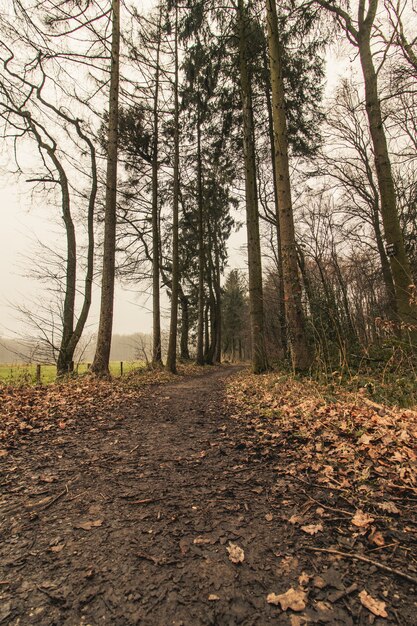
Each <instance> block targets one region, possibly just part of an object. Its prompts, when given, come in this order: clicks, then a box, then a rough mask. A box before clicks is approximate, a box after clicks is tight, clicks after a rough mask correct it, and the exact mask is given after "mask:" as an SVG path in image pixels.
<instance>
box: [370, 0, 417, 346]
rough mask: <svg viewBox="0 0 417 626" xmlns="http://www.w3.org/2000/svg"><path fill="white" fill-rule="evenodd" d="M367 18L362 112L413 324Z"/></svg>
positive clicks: (400, 294) (404, 318)
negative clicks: (364, 107)
mask: <svg viewBox="0 0 417 626" xmlns="http://www.w3.org/2000/svg"><path fill="white" fill-rule="evenodd" d="M375 4H378V3H377V2H376V3H375ZM359 11H361V9H359ZM370 17H371V16H370V15H368V17H367V18H366V19H362V18H361V15H360V16H359V33H358V46H359V56H360V61H361V66H362V72H363V77H364V82H365V100H366V114H367V116H368V121H369V129H370V133H371V138H372V146H373V152H374V159H375V170H376V175H377V179H378V187H379V194H380V199H381V215H382V223H383V226H384V234H385V240H386V242H387V244H388V246H390V248H391V252H390V255H389V258H390V265H391V272H392V277H393V280H394V285H395V293H396V308H397V311H398V316H399V319H400V321H401V322H403V323H405V324H406V325H408V324H413V325H415V324H416V323H417V311H416V309H415V307H414V306H413V305H412V304H411V290H410V285H412V283H413V278H412V275H411V270H410V264H409V262H408V258H407V255H406V252H405V247H404V239H403V235H402V232H401V226H400V220H399V216H398V210H397V203H396V193H395V186H394V180H393V176H392V169H391V162H390V158H389V153H388V145H387V139H386V135H385V130H384V126H383V121H382V112H381V103H380V100H379V96H378V76H377V73H376V71H375V66H374V62H373V58H372V51H371V44H370V38H371V28H372V24H373V19H369V18H370ZM413 335H414V336H415V337H417V330H415V331H414V333H413Z"/></svg>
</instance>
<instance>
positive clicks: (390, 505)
mask: <svg viewBox="0 0 417 626" xmlns="http://www.w3.org/2000/svg"><path fill="white" fill-rule="evenodd" d="M377 507H378V509H380V510H381V511H385V512H386V513H394V515H399V514H400V510H399V509H398V507H397V506H396V505H395V504H394V502H377Z"/></svg>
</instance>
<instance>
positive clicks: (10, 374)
mask: <svg viewBox="0 0 417 626" xmlns="http://www.w3.org/2000/svg"><path fill="white" fill-rule="evenodd" d="M143 367H145V362H144V361H123V374H128V373H129V372H131V371H132V370H134V369H139V368H143ZM87 371H88V368H87V363H80V364H79V365H78V368H77V372H78V374H85V373H86V372H87ZM110 372H111V374H112V376H120V361H111V362H110ZM55 378H56V367H55V365H41V382H42V383H43V384H48V383H52V382H54V381H55ZM35 382H36V364H35V363H30V364H22V363H18V364H17V363H15V364H13V363H10V364H0V383H7V384H14V385H22V384H35Z"/></svg>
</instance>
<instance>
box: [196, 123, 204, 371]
mask: <svg viewBox="0 0 417 626" xmlns="http://www.w3.org/2000/svg"><path fill="white" fill-rule="evenodd" d="M197 115H198V117H197V196H198V318H197V358H196V361H197V363H198V365H204V263H205V259H204V256H205V255H204V215H203V172H202V169H203V168H202V159H201V121H200V114H199V113H198V114H197Z"/></svg>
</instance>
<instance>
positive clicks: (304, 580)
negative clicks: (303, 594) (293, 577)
mask: <svg viewBox="0 0 417 626" xmlns="http://www.w3.org/2000/svg"><path fill="white" fill-rule="evenodd" d="M309 580H310V576H309V575H308V574H306V573H305V572H301V574H300V576H299V577H298V584H299V585H300V587H304V585H306V584H307V583H308V581H309Z"/></svg>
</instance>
